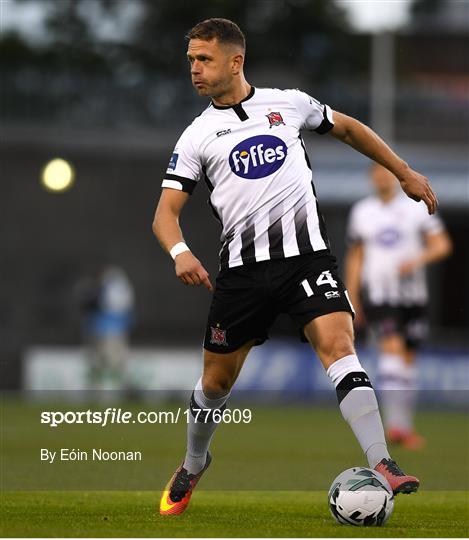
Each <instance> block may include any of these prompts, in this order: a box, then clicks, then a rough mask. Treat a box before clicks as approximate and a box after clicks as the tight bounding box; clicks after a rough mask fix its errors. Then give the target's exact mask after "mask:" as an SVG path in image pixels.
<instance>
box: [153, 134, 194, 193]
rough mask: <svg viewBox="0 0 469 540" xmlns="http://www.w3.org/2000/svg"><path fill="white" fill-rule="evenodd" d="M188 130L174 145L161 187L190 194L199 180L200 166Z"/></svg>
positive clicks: (191, 136)
mask: <svg viewBox="0 0 469 540" xmlns="http://www.w3.org/2000/svg"><path fill="white" fill-rule="evenodd" d="M190 128H191V126H189V127H188V128H187V129H186V130H185V131H184V132H183V133H182V135H181V137H180V138H179V140H178V142H177V143H176V146H175V148H174V151H173V153H172V155H171V159H170V160H169V164H168V168H167V169H166V174H165V175H164V179H163V182H162V184H161V187H164V188H171V189H178V190H179V191H185V192H186V193H192V192H193V191H194V188H195V186H196V185H197V182H198V181H199V179H200V176H201V171H202V164H201V162H200V158H199V156H198V153H197V150H196V148H195V145H194V140H193V131H192V130H191V129H190Z"/></svg>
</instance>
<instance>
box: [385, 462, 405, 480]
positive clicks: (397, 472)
mask: <svg viewBox="0 0 469 540" xmlns="http://www.w3.org/2000/svg"><path fill="white" fill-rule="evenodd" d="M383 462H384V466H385V467H386V469H387V470H388V471H389V472H390V473H391V474H393V475H394V476H405V473H404V471H402V469H400V468H399V466H398V464H397V463H396V462H395V461H394V460H392V459H383Z"/></svg>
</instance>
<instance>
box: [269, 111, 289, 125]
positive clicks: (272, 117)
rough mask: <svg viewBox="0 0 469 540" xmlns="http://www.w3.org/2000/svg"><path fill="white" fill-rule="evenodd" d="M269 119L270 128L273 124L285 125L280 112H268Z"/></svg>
mask: <svg viewBox="0 0 469 540" xmlns="http://www.w3.org/2000/svg"><path fill="white" fill-rule="evenodd" d="M266 116H267V119H268V120H269V124H270V125H269V128H271V127H273V126H279V125H280V124H283V125H285V122H284V121H283V118H282V115H281V114H280V113H279V112H271V113H269V114H266Z"/></svg>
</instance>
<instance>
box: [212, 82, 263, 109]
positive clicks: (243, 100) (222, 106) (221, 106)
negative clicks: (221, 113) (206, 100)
mask: <svg viewBox="0 0 469 540" xmlns="http://www.w3.org/2000/svg"><path fill="white" fill-rule="evenodd" d="M255 91H256V89H255V87H254V86H251V90H250V91H249V94H248V95H247V96H246V97H245V98H244V99H242V100H241V101H240V102H239V103H235V104H234V105H215V103H213V100H212V107H214V108H215V109H233V108H235V107H238V106H239V105H241V103H244V102H245V101H247V100H248V99H251V98H252V96H253V95H254V92H255Z"/></svg>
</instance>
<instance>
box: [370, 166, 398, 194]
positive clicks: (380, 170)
mask: <svg viewBox="0 0 469 540" xmlns="http://www.w3.org/2000/svg"><path fill="white" fill-rule="evenodd" d="M371 181H372V183H373V186H374V188H375V190H376V192H377V194H378V195H384V196H386V195H392V194H393V193H395V192H396V190H397V178H396V177H395V176H394V175H393V174H392V173H391V172H389V171H388V170H387V169H385V168H384V167H373V171H372V174H371Z"/></svg>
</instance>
